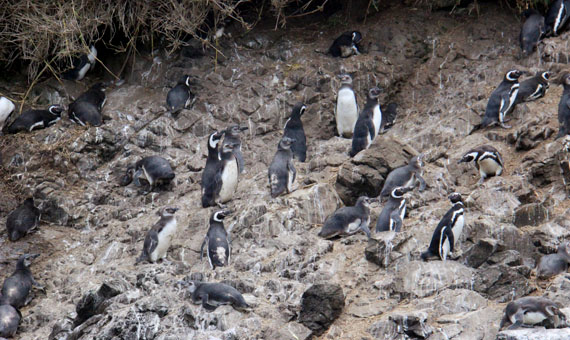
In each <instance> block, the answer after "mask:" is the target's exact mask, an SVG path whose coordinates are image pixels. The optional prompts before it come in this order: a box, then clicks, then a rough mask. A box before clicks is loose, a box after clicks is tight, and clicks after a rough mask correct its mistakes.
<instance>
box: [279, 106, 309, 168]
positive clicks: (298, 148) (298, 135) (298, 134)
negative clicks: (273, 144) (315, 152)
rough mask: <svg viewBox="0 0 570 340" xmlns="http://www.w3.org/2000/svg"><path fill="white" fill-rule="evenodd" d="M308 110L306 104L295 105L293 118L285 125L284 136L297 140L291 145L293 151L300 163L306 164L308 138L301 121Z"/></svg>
mask: <svg viewBox="0 0 570 340" xmlns="http://www.w3.org/2000/svg"><path fill="white" fill-rule="evenodd" d="M306 110H307V106H306V105H305V104H303V103H297V104H295V106H294V107H293V112H292V113H291V117H290V118H289V119H288V120H287V122H286V123H285V128H284V131H283V136H286V137H289V138H291V139H294V140H295V142H293V144H292V145H291V150H292V151H293V155H294V156H295V158H297V160H299V162H305V160H306V158H307V137H306V136H305V129H303V122H302V121H301V116H302V115H303V114H304V113H305V111H306Z"/></svg>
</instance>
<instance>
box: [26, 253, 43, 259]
mask: <svg viewBox="0 0 570 340" xmlns="http://www.w3.org/2000/svg"><path fill="white" fill-rule="evenodd" d="M38 256H40V254H30V255H28V258H29V259H30V260H33V259H36V258H38Z"/></svg>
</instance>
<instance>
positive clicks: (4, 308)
mask: <svg viewBox="0 0 570 340" xmlns="http://www.w3.org/2000/svg"><path fill="white" fill-rule="evenodd" d="M21 320H22V313H20V311H19V310H18V309H17V308H14V307H12V306H10V305H0V337H6V338H11V337H13V336H14V335H16V332H17V331H18V326H19V325H20V321H21Z"/></svg>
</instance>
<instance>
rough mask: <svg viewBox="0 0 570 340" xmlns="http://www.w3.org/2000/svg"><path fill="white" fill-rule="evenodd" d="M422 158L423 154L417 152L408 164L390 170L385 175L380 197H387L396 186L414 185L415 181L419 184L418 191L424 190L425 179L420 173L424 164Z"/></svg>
mask: <svg viewBox="0 0 570 340" xmlns="http://www.w3.org/2000/svg"><path fill="white" fill-rule="evenodd" d="M423 158H424V155H423V154H419V155H417V156H414V157H412V159H410V162H409V163H408V165H405V166H402V167H399V168H396V169H394V170H392V171H391V172H390V173H389V174H388V177H386V181H385V182H384V186H383V187H382V191H381V192H380V197H387V196H388V195H390V194H391V193H392V190H394V189H395V188H397V187H415V185H416V183H419V184H420V188H419V189H420V191H424V190H425V188H426V181H425V180H424V178H423V177H422V174H421V173H422V167H423V166H424V162H423Z"/></svg>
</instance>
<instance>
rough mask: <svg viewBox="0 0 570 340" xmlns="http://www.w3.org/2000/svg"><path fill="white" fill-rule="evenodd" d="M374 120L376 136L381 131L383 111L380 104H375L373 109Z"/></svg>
mask: <svg viewBox="0 0 570 340" xmlns="http://www.w3.org/2000/svg"><path fill="white" fill-rule="evenodd" d="M372 112H373V115H372V122H373V123H374V138H376V137H377V136H378V133H380V126H381V125H382V111H380V105H376V106H374V109H373V110H372Z"/></svg>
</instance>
